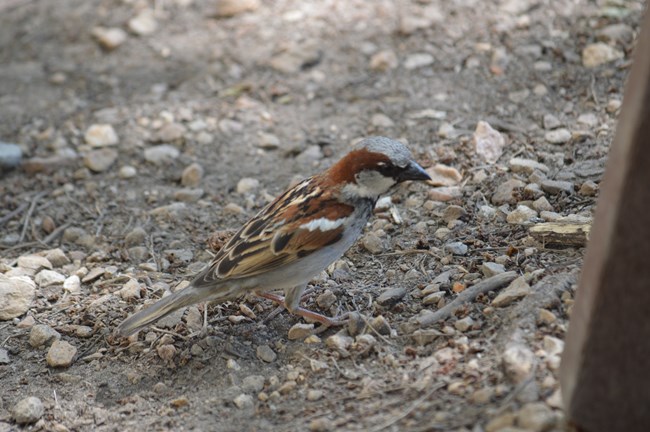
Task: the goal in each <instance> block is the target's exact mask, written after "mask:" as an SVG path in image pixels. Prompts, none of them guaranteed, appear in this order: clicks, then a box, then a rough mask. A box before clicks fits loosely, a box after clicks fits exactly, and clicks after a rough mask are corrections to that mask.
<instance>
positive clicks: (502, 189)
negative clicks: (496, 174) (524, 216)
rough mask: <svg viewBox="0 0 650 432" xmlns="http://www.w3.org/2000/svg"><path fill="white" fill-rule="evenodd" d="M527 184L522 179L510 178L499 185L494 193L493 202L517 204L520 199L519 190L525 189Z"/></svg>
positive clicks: (496, 203) (497, 203)
mask: <svg viewBox="0 0 650 432" xmlns="http://www.w3.org/2000/svg"><path fill="white" fill-rule="evenodd" d="M524 186H526V184H525V183H524V182H522V181H521V180H517V179H510V180H507V181H505V182H503V183H501V184H500V185H499V186H497V189H496V191H495V192H494V195H492V204H495V205H503V204H515V203H516V202H517V201H518V199H517V198H518V197H517V194H516V192H517V190H518V189H523V188H524Z"/></svg>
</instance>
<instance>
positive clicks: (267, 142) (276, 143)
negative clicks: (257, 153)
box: [257, 132, 280, 150]
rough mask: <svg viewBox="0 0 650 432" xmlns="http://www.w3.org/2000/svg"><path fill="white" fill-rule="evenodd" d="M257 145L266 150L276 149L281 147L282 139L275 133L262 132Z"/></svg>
mask: <svg viewBox="0 0 650 432" xmlns="http://www.w3.org/2000/svg"><path fill="white" fill-rule="evenodd" d="M257 146H258V147H259V148H261V149H264V150H275V149H277V148H279V147H280V139H279V138H278V137H277V136H275V135H273V134H270V133H265V132H260V133H259V140H258V141H257Z"/></svg>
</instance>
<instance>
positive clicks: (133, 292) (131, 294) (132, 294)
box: [117, 279, 141, 301]
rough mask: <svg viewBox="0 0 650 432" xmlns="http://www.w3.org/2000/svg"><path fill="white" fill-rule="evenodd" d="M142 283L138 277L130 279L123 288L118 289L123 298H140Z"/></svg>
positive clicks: (127, 299)
mask: <svg viewBox="0 0 650 432" xmlns="http://www.w3.org/2000/svg"><path fill="white" fill-rule="evenodd" d="M140 289H141V287H140V283H139V282H138V281H137V280H136V279H129V280H128V282H126V283H125V284H124V285H123V286H122V288H120V289H119V290H118V291H117V294H118V295H119V296H120V297H122V299H123V300H126V301H129V300H135V299H139V298H140Z"/></svg>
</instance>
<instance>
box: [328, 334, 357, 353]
mask: <svg viewBox="0 0 650 432" xmlns="http://www.w3.org/2000/svg"><path fill="white" fill-rule="evenodd" d="M352 342H354V340H353V339H352V338H351V337H350V336H345V335H342V334H339V333H337V334H335V335H332V336H330V337H328V338H327V339H326V340H325V345H326V346H327V347H328V348H331V349H333V350H336V351H338V352H339V353H341V354H343V355H347V354H348V349H349V348H350V346H351V345H352Z"/></svg>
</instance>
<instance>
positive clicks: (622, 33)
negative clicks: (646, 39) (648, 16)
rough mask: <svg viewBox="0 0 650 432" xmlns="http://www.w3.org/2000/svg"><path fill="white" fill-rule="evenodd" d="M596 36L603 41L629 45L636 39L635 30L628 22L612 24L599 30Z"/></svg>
mask: <svg viewBox="0 0 650 432" xmlns="http://www.w3.org/2000/svg"><path fill="white" fill-rule="evenodd" d="M596 36H597V37H598V39H600V40H602V41H603V42H615V43H619V44H622V45H627V44H629V43H630V42H632V40H633V39H634V30H633V29H632V27H630V26H629V25H627V24H623V23H618V24H610V25H608V26H605V27H603V28H601V29H600V30H598V32H597V33H596Z"/></svg>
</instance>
